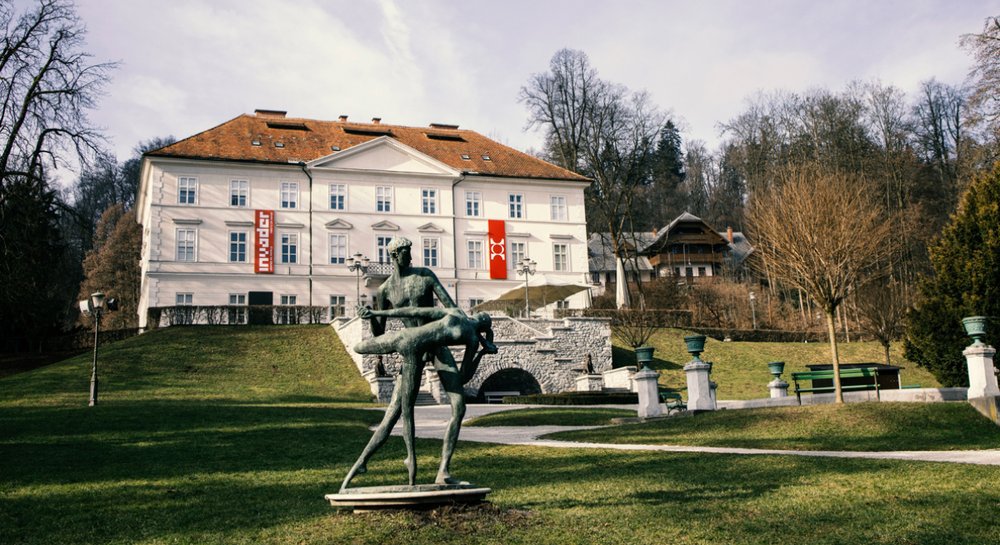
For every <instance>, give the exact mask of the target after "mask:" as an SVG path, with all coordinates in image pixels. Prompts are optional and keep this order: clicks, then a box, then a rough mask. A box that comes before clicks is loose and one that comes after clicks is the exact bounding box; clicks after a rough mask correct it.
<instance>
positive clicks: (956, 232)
mask: <svg viewBox="0 0 1000 545" xmlns="http://www.w3.org/2000/svg"><path fill="white" fill-rule="evenodd" d="M930 258H931V265H932V267H933V268H934V274H933V276H930V277H928V278H926V279H925V280H924V281H923V282H922V284H921V285H920V298H919V299H918V301H919V302H918V304H917V306H916V308H915V309H914V310H913V311H912V312H911V313H910V316H909V319H908V331H907V338H906V357H907V359H909V360H911V361H914V362H916V363H917V364H918V365H920V366H921V367H924V368H926V369H927V370H929V371H930V372H931V373H933V374H934V376H935V377H937V379H938V381H940V382H941V384H943V385H945V386H967V385H968V383H969V376H968V373H967V371H966V368H965V359H964V358H963V357H962V350H963V348H964V347H965V346H967V345H968V344H969V342H970V341H969V338H968V337H966V335H965V331H964V329H963V328H962V323H961V320H962V318H963V317H965V316H980V315H985V316H994V317H996V316H1000V163H998V164H997V165H995V166H994V168H993V170H992V172H986V173H982V174H980V175H979V176H978V177H977V178H976V179H975V180H974V181H973V182H972V184H971V185H970V187H969V189H968V191H967V192H966V193H965V196H964V197H963V199H962V202H961V204H960V206H959V209H958V212H956V213H955V215H954V216H952V218H951V221H950V223H949V224H948V225H947V226H946V227H945V229H944V231H942V233H941V236H940V237H939V238H938V240H937V241H936V242H935V243H934V244H933V245H932V246H931V248H930ZM998 325H1000V324H998V323H997V320H996V318H994V321H993V324H992V327H990V328H989V330H988V331H987V337H988V339H987V340H988V341H991V342H990V344H992V345H994V346H996V345H997V342H998V341H1000V335H998V334H997V333H998V332H997V326H998Z"/></svg>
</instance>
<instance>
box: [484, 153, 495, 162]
mask: <svg viewBox="0 0 1000 545" xmlns="http://www.w3.org/2000/svg"><path fill="white" fill-rule="evenodd" d="M492 160H493V159H490V156H489V155H485V154H484V155H483V161H492Z"/></svg>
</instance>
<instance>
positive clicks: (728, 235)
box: [726, 225, 733, 244]
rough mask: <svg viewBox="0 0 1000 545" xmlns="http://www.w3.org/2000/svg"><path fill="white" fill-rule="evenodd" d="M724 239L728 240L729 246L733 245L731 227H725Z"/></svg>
mask: <svg viewBox="0 0 1000 545" xmlns="http://www.w3.org/2000/svg"><path fill="white" fill-rule="evenodd" d="M726 238H727V239H729V243H730V244H732V243H733V226H732V225H727V226H726Z"/></svg>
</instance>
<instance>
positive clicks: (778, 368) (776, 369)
mask: <svg viewBox="0 0 1000 545" xmlns="http://www.w3.org/2000/svg"><path fill="white" fill-rule="evenodd" d="M767 370H768V371H769V372H770V373H771V375H772V376H773V377H774V378H780V377H781V374H782V373H784V372H785V362H783V361H772V362H768V364H767Z"/></svg>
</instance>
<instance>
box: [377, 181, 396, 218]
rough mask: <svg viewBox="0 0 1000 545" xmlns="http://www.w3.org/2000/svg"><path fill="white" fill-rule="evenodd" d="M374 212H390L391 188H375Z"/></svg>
mask: <svg viewBox="0 0 1000 545" xmlns="http://www.w3.org/2000/svg"><path fill="white" fill-rule="evenodd" d="M375 211H376V212H392V186H387V185H386V186H382V185H380V186H378V187H376V188H375Z"/></svg>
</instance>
